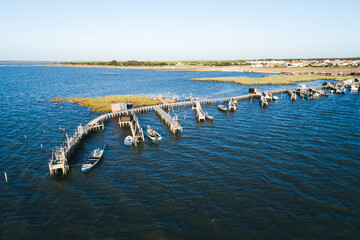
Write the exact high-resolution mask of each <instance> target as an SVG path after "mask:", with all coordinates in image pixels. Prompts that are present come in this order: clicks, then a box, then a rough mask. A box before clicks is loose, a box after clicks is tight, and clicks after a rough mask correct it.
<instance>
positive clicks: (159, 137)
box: [147, 132, 162, 142]
mask: <svg viewBox="0 0 360 240" xmlns="http://www.w3.org/2000/svg"><path fill="white" fill-rule="evenodd" d="M147 136H148V138H150V140H151V141H153V142H158V141H161V140H162V136H161V135H160V134H159V133H158V137H157V138H156V137H155V136H153V135H151V134H150V133H149V132H147Z"/></svg>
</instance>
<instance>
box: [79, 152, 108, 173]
mask: <svg viewBox="0 0 360 240" xmlns="http://www.w3.org/2000/svg"><path fill="white" fill-rule="evenodd" d="M104 149H105V146H104V148H103V149H100V148H97V149H95V150H94V151H93V152H92V153H90V155H89V156H88V158H87V159H86V160H85V161H84V162H83V164H82V165H81V171H82V172H87V171H89V170H90V169H92V168H93V167H94V166H95V165H96V164H97V163H98V162H99V161H100V159H101V157H102V155H103V153H104Z"/></svg>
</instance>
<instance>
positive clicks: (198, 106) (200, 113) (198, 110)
mask: <svg viewBox="0 0 360 240" xmlns="http://www.w3.org/2000/svg"><path fill="white" fill-rule="evenodd" d="M196 119H197V120H198V121H199V122H205V113H204V111H203V110H202V108H201V104H200V102H199V101H197V102H196Z"/></svg>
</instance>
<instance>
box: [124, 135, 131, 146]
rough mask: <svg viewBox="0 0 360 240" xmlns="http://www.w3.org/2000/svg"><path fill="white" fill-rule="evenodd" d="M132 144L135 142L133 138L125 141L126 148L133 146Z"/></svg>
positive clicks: (129, 137) (127, 138) (128, 137)
mask: <svg viewBox="0 0 360 240" xmlns="http://www.w3.org/2000/svg"><path fill="white" fill-rule="evenodd" d="M132 142H133V138H132V137H131V136H127V137H126V138H125V140H124V144H125V145H126V146H131V145H132Z"/></svg>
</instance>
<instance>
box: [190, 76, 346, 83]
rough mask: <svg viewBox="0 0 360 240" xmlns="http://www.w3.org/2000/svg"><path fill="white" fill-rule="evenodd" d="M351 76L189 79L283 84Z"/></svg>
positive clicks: (341, 78)
mask: <svg viewBox="0 0 360 240" xmlns="http://www.w3.org/2000/svg"><path fill="white" fill-rule="evenodd" d="M347 78H349V76H324V75H319V74H313V75H305V74H299V75H265V76H264V77H262V78H248V77H216V78H192V79H188V80H193V81H219V82H233V83H237V84H242V85H267V84H274V85H277V84H278V85H283V84H294V83H296V82H309V81H315V80H337V81H341V80H345V79H347Z"/></svg>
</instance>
